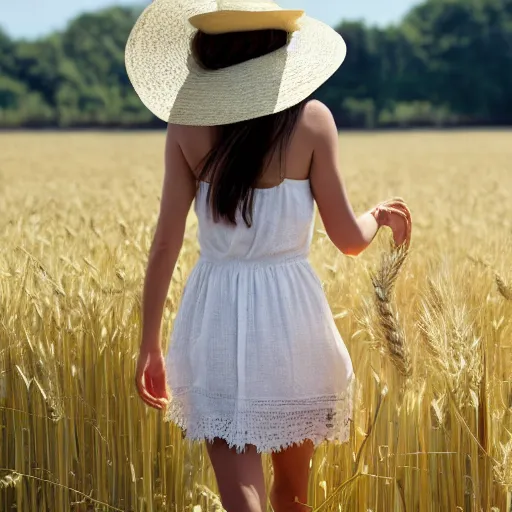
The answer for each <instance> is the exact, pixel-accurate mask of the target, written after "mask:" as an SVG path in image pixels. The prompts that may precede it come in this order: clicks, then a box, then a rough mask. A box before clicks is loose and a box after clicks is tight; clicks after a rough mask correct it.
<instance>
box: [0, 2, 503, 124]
mask: <svg viewBox="0 0 512 512" xmlns="http://www.w3.org/2000/svg"><path fill="white" fill-rule="evenodd" d="M139 13H140V9H135V8H129V7H115V8H109V9H105V10H102V11H99V12H95V13H88V14H83V15H81V16H79V17H77V18H76V19H74V20H73V21H71V22H70V23H69V25H68V26H67V28H66V29H65V30H64V31H62V32H58V33H53V34H50V35H48V36H47V37H43V38H40V39H38V40H34V41H27V40H13V39H11V38H10V37H9V36H8V35H7V33H6V32H5V31H3V30H1V29H0V127H4V128H5V127H7V128H15V127H62V128H71V127H156V126H162V124H163V123H162V122H161V121H159V120H158V119H156V118H155V117H154V116H153V115H152V114H151V113H150V112H148V111H147V109H146V108H145V107H144V106H143V105H142V103H141V102H140V100H139V99H138V97H137V95H136V94H135V92H134V91H133V89H132V87H131V84H130V83H129V80H128V77H127V75H126V70H125V66H124V47H125V44H126V40H127V38H128V34H129V32H130V30H131V28H132V26H133V24H134V22H135V20H136V18H137V16H138V14H139ZM336 30H337V31H338V32H339V33H340V34H341V35H342V36H343V37H344V39H345V41H346V42H347V46H348V54H347V59H346V62H345V63H344V64H343V66H342V67H341V68H340V69H339V70H338V72H336V73H335V74H334V75H333V76H332V78H331V79H330V80H329V81H328V82H326V83H325V84H324V85H323V86H322V87H321V88H320V89H319V90H318V91H317V92H316V93H315V96H316V97H317V98H318V99H320V100H322V101H324V102H325V103H326V104H327V105H328V106H329V107H330V109H331V111H332V112H333V114H334V116H335V119H336V122H337V124H338V126H340V127H354V128H362V127H365V128H373V127H395V126H399V127H402V126H450V125H465V126H468V125H480V126H482V125H511V124H512V0H426V1H425V2H424V3H422V4H420V5H419V6H417V7H414V8H413V9H412V10H411V11H410V12H409V13H408V14H407V15H406V16H405V17H404V19H403V20H402V21H401V22H400V23H398V24H396V25H392V26H388V27H385V28H378V27H371V26H367V25H366V24H365V23H363V22H360V21H346V22H342V23H341V24H339V25H338V26H337V27H336Z"/></svg>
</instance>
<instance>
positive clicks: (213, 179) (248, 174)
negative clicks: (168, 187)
mask: <svg viewBox="0 0 512 512" xmlns="http://www.w3.org/2000/svg"><path fill="white" fill-rule="evenodd" d="M287 41H288V34H287V32H285V31H284V30H274V29H270V30H256V31H251V32H232V33H226V34H215V35H211V34H205V33H204V32H201V31H198V32H197V33H196V35H195V36H194V38H193V40H192V55H193V56H194V58H195V59H196V61H197V62H198V64H199V65H200V66H202V67H203V68H205V69H210V70H216V69H222V68H226V67H228V66H233V65H235V64H240V63H241V62H245V61H247V60H249V59H254V58H257V57H261V56H263V55H266V54H267V53H270V52H273V51H275V50H278V49H279V48H281V47H283V46H284V45H286V43H287ZM305 103H306V100H304V101H302V102H301V103H299V104H298V105H295V106H293V107H291V108H289V109H286V110H284V111H282V112H278V113H276V114H271V115H267V116H263V117H258V118H255V119H250V120H247V121H241V122H238V123H232V124H227V125H220V126H218V136H217V139H216V141H215V143H214V145H213V147H212V149H211V150H210V152H209V153H208V154H207V155H206V157H205V158H204V160H203V162H202V163H201V164H200V168H199V172H198V178H199V179H200V180H204V181H209V182H210V187H209V189H208V195H207V201H208V203H209V205H210V208H211V211H212V215H213V218H214V220H215V221H219V220H220V219H224V220H227V221H228V222H230V223H231V224H236V213H237V210H238V209H240V211H241V213H242V218H243V220H244V222H245V224H246V225H247V226H248V227H250V226H251V225H252V214H253V204H254V188H255V187H256V185H257V183H258V180H259V178H260V177H261V174H262V172H263V170H264V169H265V166H266V165H267V164H268V162H269V161H270V158H271V157H272V156H273V155H274V154H275V152H276V151H278V152H279V153H278V154H279V159H280V165H281V166H283V165H284V155H285V150H286V147H287V146H288V143H289V141H290V138H291V136H292V134H293V131H294V129H295V126H296V124H297V121H298V119H299V117H300V114H301V112H302V110H303V108H304V105H305Z"/></svg>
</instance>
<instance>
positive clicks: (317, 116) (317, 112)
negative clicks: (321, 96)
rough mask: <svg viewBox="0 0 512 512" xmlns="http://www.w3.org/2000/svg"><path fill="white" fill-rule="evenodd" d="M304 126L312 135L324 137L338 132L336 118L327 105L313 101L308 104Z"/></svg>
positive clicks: (303, 118) (303, 116) (303, 117)
mask: <svg viewBox="0 0 512 512" xmlns="http://www.w3.org/2000/svg"><path fill="white" fill-rule="evenodd" d="M301 121H302V124H303V126H304V129H305V130H308V131H309V133H310V135H313V136H322V135H326V134H327V133H329V132H331V133H332V130H333V129H334V130H335V131H336V123H335V122H334V117H333V115H332V113H331V111H330V109H329V107H327V105H325V104H324V103H322V102H321V101H318V100H311V101H308V102H307V103H306V106H305V107H304V111H303V114H302V119H301Z"/></svg>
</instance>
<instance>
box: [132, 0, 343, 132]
mask: <svg viewBox="0 0 512 512" xmlns="http://www.w3.org/2000/svg"><path fill="white" fill-rule="evenodd" d="M268 28H275V29H282V30H285V31H287V32H289V33H290V37H289V41H288V44H287V45H285V46H284V47H282V48H280V49H278V50H276V51H274V52H271V53H269V54H267V55H264V56H262V57H258V58H256V59H251V60H249V61H246V62H242V63H241V64H237V65H234V66H230V67H227V68H224V69H219V70H215V71H211V70H205V69H203V68H201V67H200V66H199V65H198V64H197V63H196V62H195V60H194V58H193V57H192V55H191V52H190V43H191V40H192V38H193V36H194V34H195V32H196V31H197V30H198V29H199V30H201V31H203V32H206V33H210V34H218V33H225V32H238V31H249V30H260V29H268ZM345 55H346V46H345V42H344V41H343V39H342V38H341V36H340V35H339V34H338V33H337V32H336V31H335V30H333V29H332V28H331V27H329V26H328V25H326V24H324V23H322V22H320V21H318V20H316V19H314V18H310V17H308V16H306V15H305V14H304V12H303V11H300V10H284V9H281V8H280V7H279V6H278V5H277V4H275V3H274V2H272V1H271V0H224V1H223V0H216V1H215V0H154V1H153V3H151V4H150V5H149V6H148V7H147V8H146V9H145V10H144V12H143V13H142V14H141V16H140V17H139V19H138V20H137V22H136V23H135V26H134V27H133V29H132V32H131V34H130V37H129V39H128V42H127V45H126V54H125V59H126V69H127V71H128V76H129V78H130V81H131V83H132V85H133V87H134V89H135V91H136V92H137V94H138V95H139V97H140V98H141V100H142V102H143V103H144V105H146V107H147V108H148V109H149V110H150V111H151V112H153V114H155V115H156V116H157V117H159V118H160V119H162V120H163V121H166V122H170V123H176V124H185V125H196V126H213V125H220V124H228V123H235V122H238V121H244V120H246V119H252V118H255V117H261V116H264V115H268V114H272V113H275V112H280V111H282V110H285V109H287V108H289V107H291V106H293V105H296V104H297V103H299V102H300V101H302V100H303V99H305V98H307V97H308V96H310V95H311V94H312V93H313V92H314V91H315V90H316V89H317V88H318V87H320V85H322V84H323V83H324V82H325V81H326V80H327V79H328V78H329V77H330V76H331V75H332V74H333V73H334V72H335V71H336V70H337V69H338V67H339V66H340V65H341V64H342V62H343V60H344V59H345Z"/></svg>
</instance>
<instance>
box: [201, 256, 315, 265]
mask: <svg viewBox="0 0 512 512" xmlns="http://www.w3.org/2000/svg"><path fill="white" fill-rule="evenodd" d="M300 262H302V263H307V262H308V256H307V254H276V255H272V256H266V257H261V258H240V257H231V256H227V257H223V258H215V257H212V256H210V255H202V254H201V255H200V256H199V260H198V262H197V264H198V265H199V264H201V263H205V264H210V265H215V266H217V265H218V266H224V267H225V266H228V267H230V266H242V267H249V268H262V267H273V266H279V265H290V264H293V263H300Z"/></svg>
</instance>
